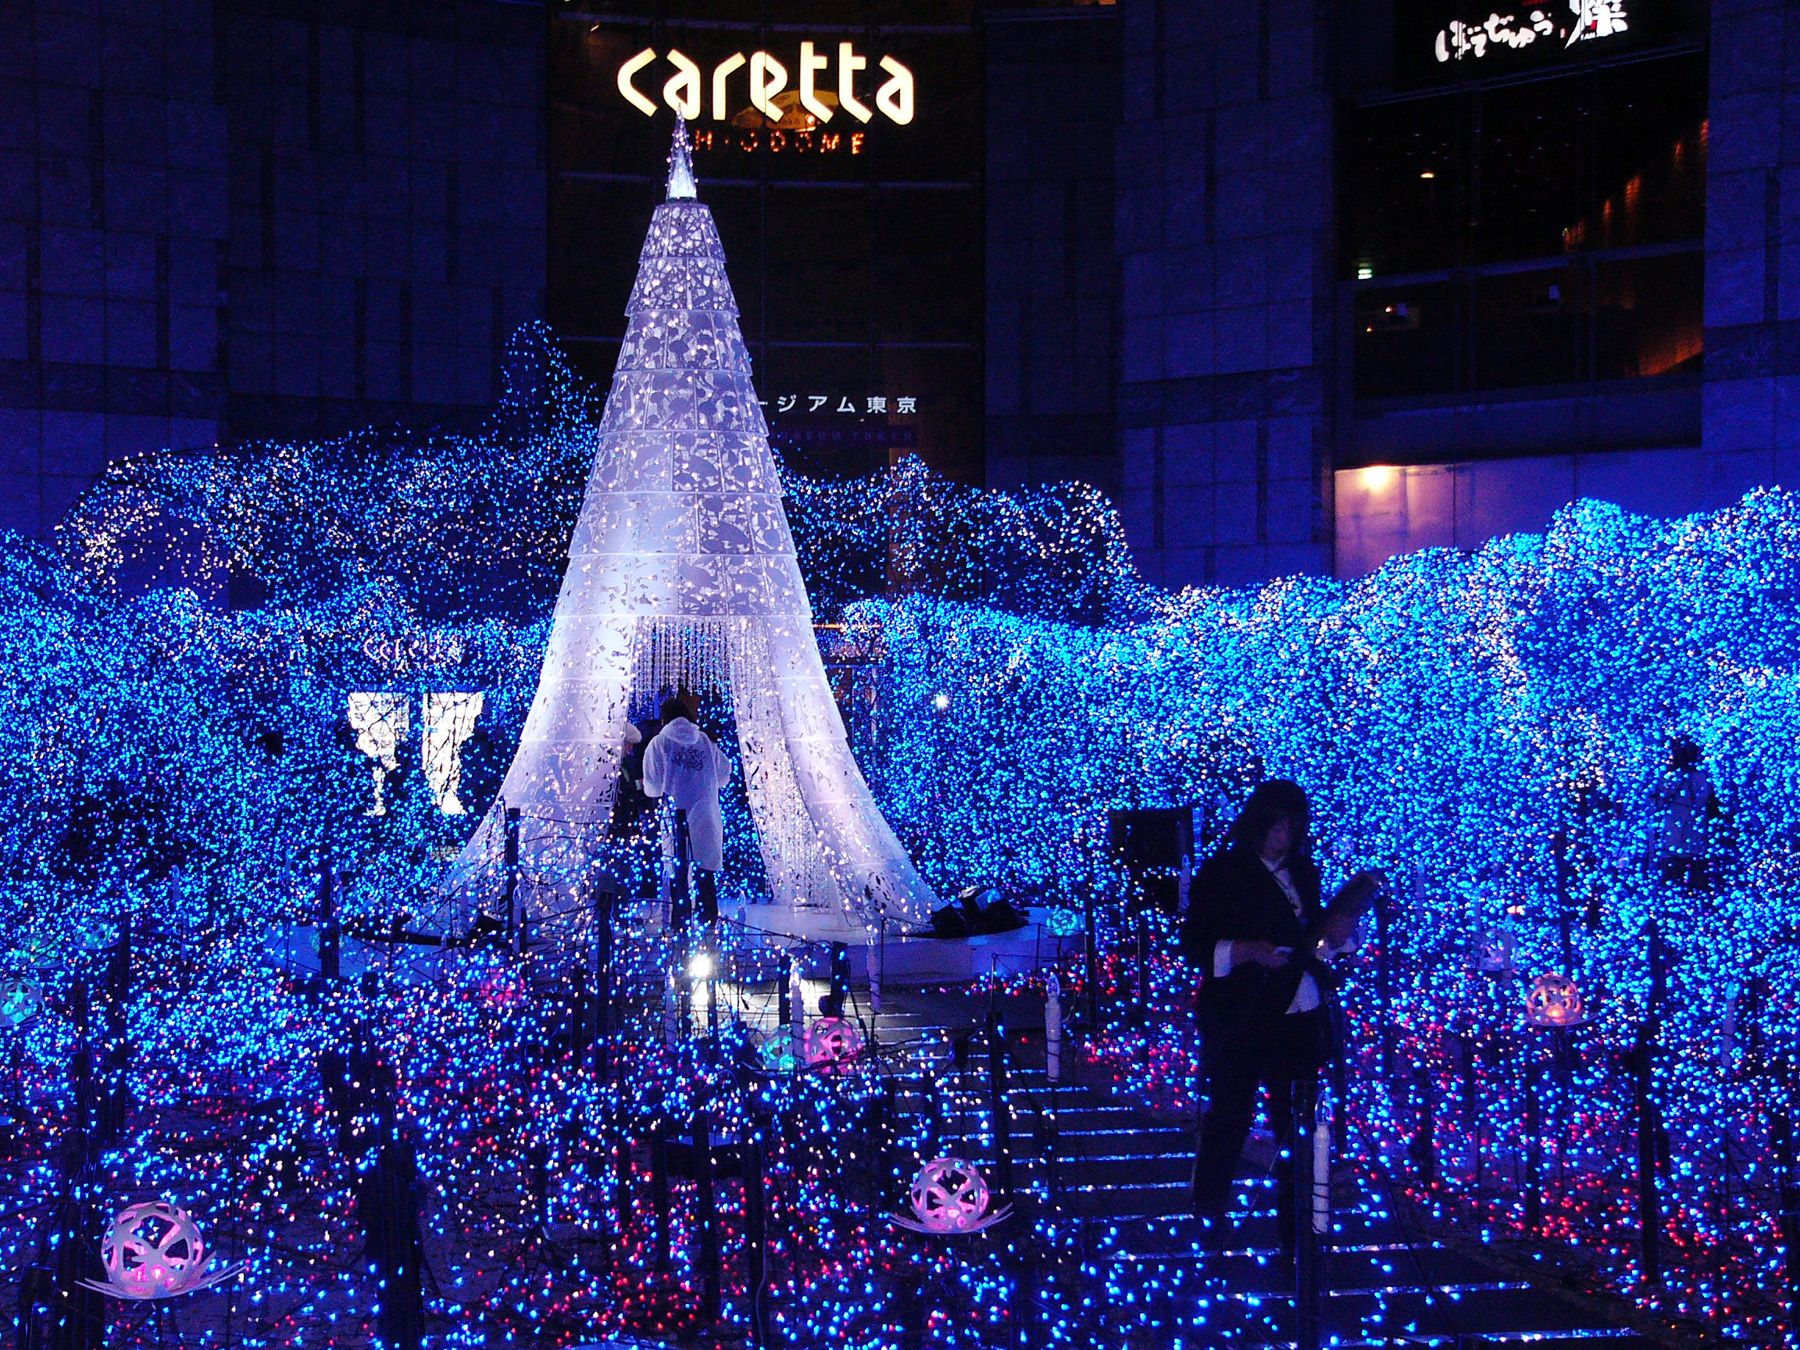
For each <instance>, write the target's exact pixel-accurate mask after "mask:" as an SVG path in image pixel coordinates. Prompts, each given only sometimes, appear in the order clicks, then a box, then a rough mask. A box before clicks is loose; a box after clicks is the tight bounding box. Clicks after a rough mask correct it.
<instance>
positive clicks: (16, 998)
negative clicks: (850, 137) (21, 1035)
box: [0, 975, 44, 1028]
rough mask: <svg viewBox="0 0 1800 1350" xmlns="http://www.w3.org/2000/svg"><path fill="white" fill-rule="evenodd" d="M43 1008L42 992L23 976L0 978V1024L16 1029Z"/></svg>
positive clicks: (36, 984)
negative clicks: (3, 1023)
mask: <svg viewBox="0 0 1800 1350" xmlns="http://www.w3.org/2000/svg"><path fill="white" fill-rule="evenodd" d="M43 1006H44V991H43V990H42V989H41V988H40V987H39V986H38V983H37V981H36V980H33V979H29V978H27V977H26V976H24V975H7V976H4V977H0V1022H5V1023H6V1025H7V1026H9V1027H13V1028H18V1027H22V1026H24V1025H25V1024H26V1023H27V1022H29V1021H30V1020H31V1019H32V1018H34V1017H36V1016H37V1015H38V1013H39V1011H40V1010H41V1009H42V1008H43Z"/></svg>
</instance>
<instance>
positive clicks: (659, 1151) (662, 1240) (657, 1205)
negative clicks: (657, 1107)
mask: <svg viewBox="0 0 1800 1350" xmlns="http://www.w3.org/2000/svg"><path fill="white" fill-rule="evenodd" d="M650 1203H651V1207H652V1210H653V1212H654V1214H655V1216H656V1268H657V1269H658V1270H659V1271H666V1270H668V1268H669V1145H668V1141H667V1139H665V1138H664V1136H663V1129H662V1125H661V1124H660V1122H659V1123H658V1124H655V1125H652V1126H651V1127H650Z"/></svg>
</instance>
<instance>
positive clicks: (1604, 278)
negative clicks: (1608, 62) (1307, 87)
mask: <svg viewBox="0 0 1800 1350" xmlns="http://www.w3.org/2000/svg"><path fill="white" fill-rule="evenodd" d="M1343 137H1344V144H1343V156H1342V163H1343V166H1344V178H1343V183H1344V188H1343V191H1344V203H1343V207H1344V209H1343V216H1342V219H1343V223H1344V224H1343V239H1342V254H1341V257H1342V275H1343V277H1344V279H1345V281H1346V282H1347V283H1348V287H1349V290H1350V293H1351V297H1352V299H1351V309H1352V314H1353V321H1354V331H1353V340H1352V347H1353V352H1354V381H1353V382H1354V390H1355V394H1356V396H1357V397H1359V398H1389V397H1412V396H1422V395H1447V394H1455V393H1459V392H1467V391H1474V390H1489V389H1506V388H1514V387H1531V386H1543V385H1558V384H1573V383H1579V382H1586V381H1596V380H1620V379H1636V378H1642V377H1646V376H1657V375H1667V374H1670V373H1673V372H1679V371H1683V370H1691V369H1693V368H1694V367H1695V366H1696V365H1697V363H1698V361H1699V356H1700V333H1701V322H1702V317H1701V283H1702V267H1701V247H1702V237H1701V236H1702V227H1703V219H1704V206H1705V191H1706V61H1705V57H1704V55H1703V54H1700V53H1681V54H1678V55H1673V56H1662V57H1658V58H1654V59H1645V60H1638V61H1632V62H1629V63H1625V64H1620V65H1616V66H1607V67H1599V68H1588V69H1584V70H1581V71H1578V72H1576V73H1573V74H1564V75H1559V76H1556V77H1554V78H1535V79H1529V80H1524V81H1521V82H1516V83H1508V84H1496V85H1465V86H1459V87H1457V88H1455V89H1454V90H1451V91H1448V92H1437V93H1431V94H1429V95H1424V96H1418V97H1411V98H1407V99H1404V100H1400V101H1394V102H1387V103H1381V104H1376V105H1371V106H1364V107H1357V108H1352V109H1348V110H1346V114H1345V119H1344V124H1343Z"/></svg>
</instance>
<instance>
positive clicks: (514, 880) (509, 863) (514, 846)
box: [504, 806, 524, 956]
mask: <svg viewBox="0 0 1800 1350" xmlns="http://www.w3.org/2000/svg"><path fill="white" fill-rule="evenodd" d="M504 819H505V821H506V853H505V864H504V865H505V867H506V877H505V882H506V936H507V937H508V938H509V939H510V940H511V943H512V951H513V955H514V956H517V955H518V954H519V952H520V950H521V948H522V946H523V944H524V934H523V931H522V930H523V927H524V925H523V924H522V923H521V922H520V917H521V915H520V909H521V907H522V906H521V896H520V894H519V808H518V807H516V806H509V807H507V808H506V814H505V817H504Z"/></svg>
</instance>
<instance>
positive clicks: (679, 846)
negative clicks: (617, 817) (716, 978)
mask: <svg viewBox="0 0 1800 1350" xmlns="http://www.w3.org/2000/svg"><path fill="white" fill-rule="evenodd" d="M662 724H663V725H662V730H661V731H659V732H657V733H656V735H655V736H654V737H652V738H651V741H650V744H648V745H647V746H645V747H644V795H645V796H647V797H667V798H668V799H669V804H670V805H671V806H673V807H674V808H675V850H674V851H675V858H676V867H677V869H678V874H677V878H676V886H675V898H674V903H673V906H672V913H671V914H670V921H671V923H672V924H673V925H674V926H675V927H677V928H681V927H685V926H686V922H687V907H688V903H689V900H690V896H691V894H692V891H691V889H690V887H689V885H688V882H689V879H690V878H689V876H688V873H689V872H690V871H691V870H692V868H698V869H699V871H700V879H699V885H698V890H699V901H700V918H701V920H702V921H703V922H706V923H711V922H712V921H713V920H714V919H716V918H717V917H718V914H719V902H718V874H719V872H720V871H722V870H723V869H724V867H725V820H724V817H723V816H721V815H720V813H719V789H720V788H722V787H724V786H725V784H726V783H728V782H730V781H731V761H730V760H728V759H726V758H725V752H724V751H723V750H721V749H719V747H718V746H717V745H715V744H714V743H713V739H712V737H710V736H708V735H707V734H706V733H705V732H704V731H702V730H700V728H699V727H697V726H695V725H694V723H693V721H692V720H691V719H690V718H689V717H688V715H687V707H686V705H685V704H684V703H683V702H682V701H681V700H680V699H677V698H671V699H665V700H664V701H663V705H662ZM684 835H685V847H684V846H683V836H684Z"/></svg>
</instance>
